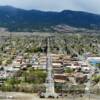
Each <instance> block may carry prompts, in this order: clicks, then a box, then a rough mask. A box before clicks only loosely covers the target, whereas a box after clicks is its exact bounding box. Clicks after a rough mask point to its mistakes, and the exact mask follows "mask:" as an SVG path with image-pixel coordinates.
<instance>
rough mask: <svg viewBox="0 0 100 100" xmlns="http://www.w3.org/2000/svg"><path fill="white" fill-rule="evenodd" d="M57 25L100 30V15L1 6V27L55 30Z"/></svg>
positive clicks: (16, 29) (19, 29) (23, 29)
mask: <svg viewBox="0 0 100 100" xmlns="http://www.w3.org/2000/svg"><path fill="white" fill-rule="evenodd" d="M57 26H60V27H61V26H70V27H75V28H87V29H97V30H99V29H100V15H96V14H92V13H86V12H80V11H71V10H64V11H62V12H43V11H38V10H24V9H19V8H14V7H11V6H0V27H5V28H7V29H8V30H9V31H30V32H31V31H38V30H39V31H54V30H55V29H56V27H57ZM60 27H59V28H60Z"/></svg>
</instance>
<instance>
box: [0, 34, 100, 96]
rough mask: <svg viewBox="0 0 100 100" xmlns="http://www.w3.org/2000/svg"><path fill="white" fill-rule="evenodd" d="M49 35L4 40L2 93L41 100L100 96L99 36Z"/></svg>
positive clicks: (0, 67)
mask: <svg viewBox="0 0 100 100" xmlns="http://www.w3.org/2000/svg"><path fill="white" fill-rule="evenodd" d="M45 34H46V35H32V34H31V35H16V34H15V35H14V34H12V33H10V34H9V35H7V36H3V35H2V36H1V39H0V42H1V44H0V90H1V91H10V92H12V91H13V92H14V91H15V92H27V93H37V95H38V96H39V97H40V98H45V97H46V98H48V97H53V98H59V97H66V96H68V95H69V94H71V95H79V96H81V97H82V96H83V94H89V95H90V94H91V93H93V94H97V95H99V94H100V46H99V43H100V41H99V39H98V36H96V35H95V36H94V35H93V36H92V35H91V36H89V35H88V36H87V35H80V34H74V35H73V34H72V35H71V34H68V35H67V36H66V35H64V34H63V35H61V34H58V33H57V34H53V35H52V34H49V33H45ZM55 35H56V36H55ZM91 41H92V42H91ZM76 42H77V43H76Z"/></svg>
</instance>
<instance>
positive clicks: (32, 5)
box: [0, 0, 100, 14]
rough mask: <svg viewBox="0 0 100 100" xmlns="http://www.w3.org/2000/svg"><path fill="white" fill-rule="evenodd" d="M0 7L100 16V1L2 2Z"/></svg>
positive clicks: (7, 0) (30, 0)
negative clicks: (77, 12) (87, 13)
mask: <svg viewBox="0 0 100 100" xmlns="http://www.w3.org/2000/svg"><path fill="white" fill-rule="evenodd" d="M0 5H10V6H14V7H17V8H23V9H28V10H30V9H36V10H43V11H62V10H76V11H86V12H92V13H96V14H100V0H0Z"/></svg>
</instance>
